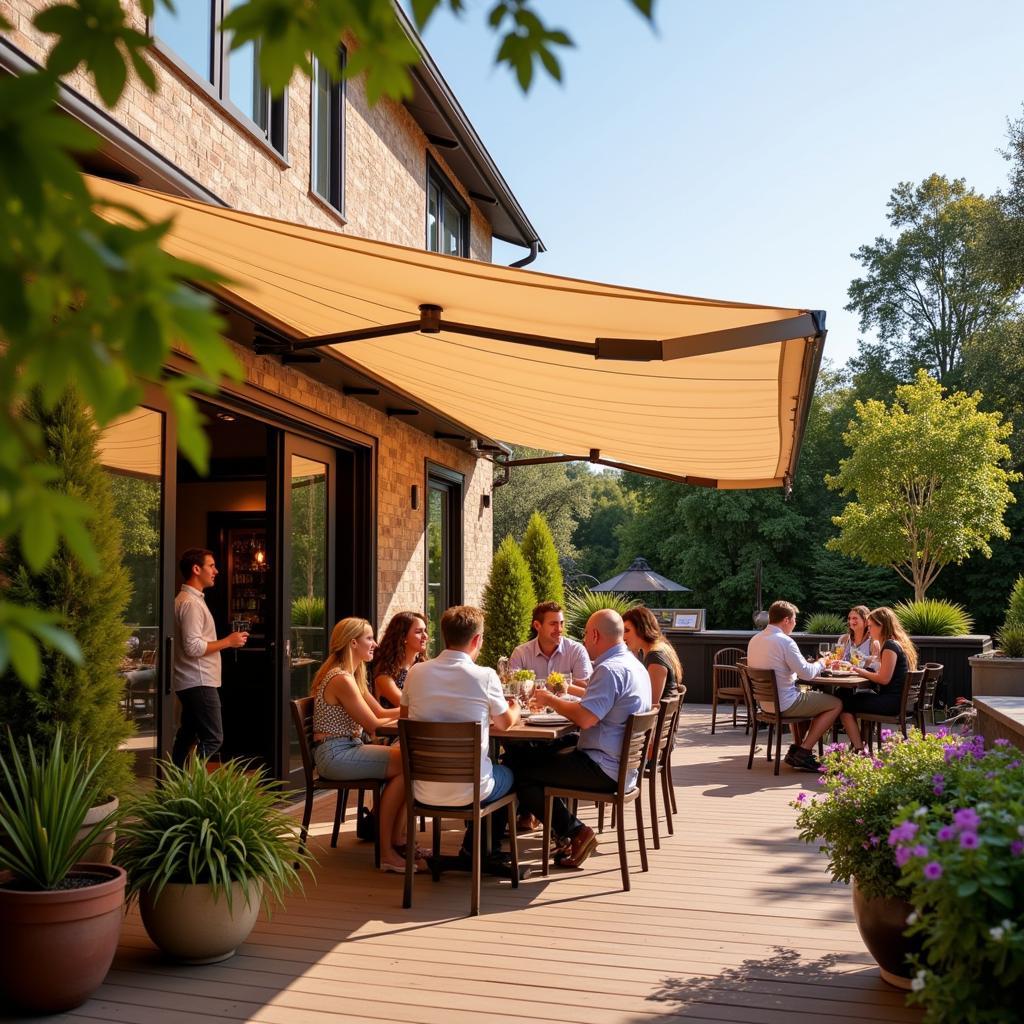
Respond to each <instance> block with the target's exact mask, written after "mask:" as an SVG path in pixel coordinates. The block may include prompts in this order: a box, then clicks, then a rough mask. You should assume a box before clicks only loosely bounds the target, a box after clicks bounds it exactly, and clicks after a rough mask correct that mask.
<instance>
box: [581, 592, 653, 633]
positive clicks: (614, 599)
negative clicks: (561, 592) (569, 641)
mask: <svg viewBox="0 0 1024 1024" xmlns="http://www.w3.org/2000/svg"><path fill="white" fill-rule="evenodd" d="M636 603H637V602H636V601H631V600H630V599H629V598H628V597H622V596H621V595H620V594H613V593H595V592H594V591H593V590H586V589H584V590H574V591H572V592H571V593H570V594H569V596H568V597H567V598H566V602H565V625H566V631H567V632H568V633H569V635H570V636H574V637H576V638H577V639H580V638H582V636H583V630H584V627H585V626H586V624H587V619H589V618H590V616H591V615H593V614H594V612H599V611H601V609H602V608H611V609H612V611H616V612H618V613H619V614H620V615H621V614H622V613H623V612H627V611H629V609H630V608H632V607H633V606H634V605H636Z"/></svg>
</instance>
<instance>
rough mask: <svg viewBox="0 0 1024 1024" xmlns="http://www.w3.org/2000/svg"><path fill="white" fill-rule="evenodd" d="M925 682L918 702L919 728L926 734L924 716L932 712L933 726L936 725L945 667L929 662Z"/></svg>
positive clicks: (926, 667)
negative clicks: (936, 713) (937, 705)
mask: <svg viewBox="0 0 1024 1024" xmlns="http://www.w3.org/2000/svg"><path fill="white" fill-rule="evenodd" d="M923 668H924V681H923V682H922V683H921V699H920V700H919V701H918V702H917V727H918V729H920V730H921V732H924V726H925V722H924V714H925V712H926V711H930V712H931V716H932V725H934V724H935V701H936V699H937V696H938V691H939V687H940V686H941V685H942V673H943V671H944V666H942V665H941V664H939V662H937V661H927V662H925V664H924V666H923Z"/></svg>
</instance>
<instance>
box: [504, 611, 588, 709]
mask: <svg viewBox="0 0 1024 1024" xmlns="http://www.w3.org/2000/svg"><path fill="white" fill-rule="evenodd" d="M533 631H534V632H535V633H536V634H537V635H536V636H535V637H534V639H532V640H527V641H526V643H525V644H520V645H519V646H518V647H517V648H516V649H515V650H514V651H513V652H512V657H511V658H509V662H508V667H509V669H510V671H513V672H514V671H515V670H516V669H520V668H528V669H532V670H533V672H534V673H535V674H536V676H537V678H538V679H546V678H547V677H548V676H549V675H550V674H551V673H552V672H561V673H562V674H563V675H567V674H568V673H570V672H571V673H572V678H573V684H574V685H575V684H576V683H579V684H580V690H579V692H580V693H582V692H583V687H584V686H586V683H587V680H588V679H589V678H590V673H591V672H592V671H593V668H592V666H591V664H590V658H589V657H588V655H587V649H586V648H585V647H584V646H583V644H581V643H579V642H578V641H576V640H572V639H570V638H569V637H567V636H565V616H564V615H563V614H562V606H561V605H560V604H559V603H558V602H557V601H542V602H541V603H540V604H539V605H537V607H536V608H534V609H533Z"/></svg>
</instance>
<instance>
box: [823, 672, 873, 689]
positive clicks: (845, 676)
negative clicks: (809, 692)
mask: <svg viewBox="0 0 1024 1024" xmlns="http://www.w3.org/2000/svg"><path fill="white" fill-rule="evenodd" d="M811 685H812V686H831V687H836V686H846V687H850V688H853V687H857V686H867V685H869V684H868V680H867V679H865V678H864V677H863V676H859V675H857V674H856V673H855V672H841V673H839V674H837V675H834V676H833V675H828V676H815V677H814V679H812V680H811Z"/></svg>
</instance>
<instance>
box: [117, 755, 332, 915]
mask: <svg viewBox="0 0 1024 1024" xmlns="http://www.w3.org/2000/svg"><path fill="white" fill-rule="evenodd" d="M160 769H161V775H162V777H163V783H162V785H161V786H160V787H159V788H158V789H154V790H152V791H150V792H149V793H145V794H143V795H142V796H140V797H137V798H136V799H134V800H132V801H131V802H130V804H129V805H128V808H127V810H126V818H127V824H126V825H125V826H124V827H123V828H122V829H121V839H122V843H121V844H120V848H119V851H118V855H117V862H118V864H120V865H121V866H122V867H123V868H125V870H126V871H127V872H128V897H129V899H130V900H131V899H135V898H137V897H138V895H139V893H140V892H141V891H143V890H148V891H149V892H150V893H151V894H152V896H153V897H154V899H155V898H156V897H158V896H159V895H160V893H161V892H162V891H163V888H164V886H166V885H168V884H169V883H171V884H174V883H179V884H191V885H196V884H201V883H205V884H207V885H209V886H210V888H211V890H212V892H213V897H214V899H215V900H216V899H220V898H221V897H222V896H223V897H224V898H225V899H226V900H227V903H228V907H229V908H230V907H231V890H232V883H234V882H238V883H240V885H241V886H242V891H243V892H245V894H246V896H245V898H246V902H247V903H248V900H249V890H250V887H251V885H252V883H254V882H262V883H263V887H262V892H263V899H264V901H265V902H267V903H269V897H268V893H269V895H270V896H273V898H274V900H275V901H276V902H278V903H283V902H284V894H285V893H286V892H287V891H288V890H289V889H292V888H295V887H296V886H299V887H301V881H300V879H299V868H300V867H301V866H308V865H309V863H310V861H311V859H312V858H311V857H310V856H309V854H308V853H306V852H301V853H300V852H296V851H297V847H298V829H297V827H296V823H295V821H294V820H293V819H292V818H291V817H289V816H288V815H287V814H286V813H285V812H284V811H283V810H281V809H280V807H279V805H278V802H279V800H280V798H281V784H280V783H279V782H276V781H273V780H271V779H268V778H267V777H266V773H265V772H264V770H263V769H260V770H259V771H256V772H253V771H249V770H247V769H246V768H245V767H244V766H243V765H241V764H239V763H238V762H236V761H229V762H227V763H226V764H224V765H222V766H221V767H219V768H217V769H215V770H213V771H208V770H207V763H206V761H204V760H203V759H201V758H198V757H196V758H192V759H191V760H190V761H189V762H188V764H186V766H185V767H184V768H176V767H175V766H174V765H173V764H171V763H170V762H161V765H160Z"/></svg>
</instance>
